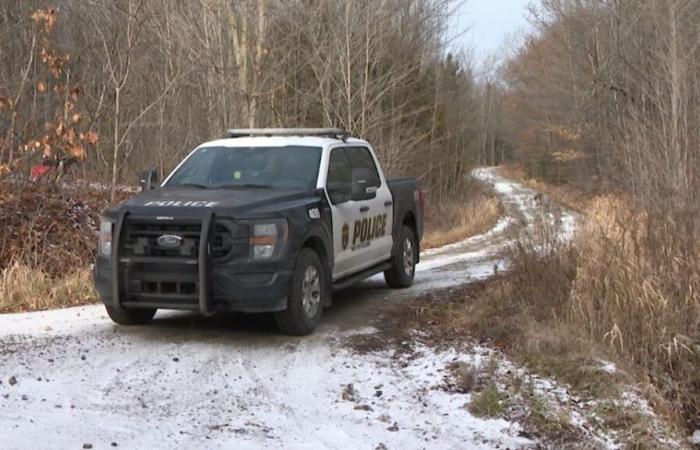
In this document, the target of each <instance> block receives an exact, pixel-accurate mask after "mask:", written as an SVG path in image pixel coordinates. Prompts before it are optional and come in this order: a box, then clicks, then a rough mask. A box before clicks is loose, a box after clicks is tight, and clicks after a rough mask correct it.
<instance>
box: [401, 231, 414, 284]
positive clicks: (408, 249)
mask: <svg viewBox="0 0 700 450" xmlns="http://www.w3.org/2000/svg"><path fill="white" fill-rule="evenodd" d="M413 261H414V260H413V241H411V239H410V238H407V239H406V240H405V241H403V271H404V273H405V274H406V275H407V276H409V277H411V276H413V271H414V269H415V264H414V263H413Z"/></svg>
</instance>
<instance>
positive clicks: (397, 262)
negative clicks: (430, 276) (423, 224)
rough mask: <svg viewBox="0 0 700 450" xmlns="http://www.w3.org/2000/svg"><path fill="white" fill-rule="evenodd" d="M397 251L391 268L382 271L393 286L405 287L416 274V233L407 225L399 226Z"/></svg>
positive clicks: (410, 283) (411, 281)
mask: <svg viewBox="0 0 700 450" xmlns="http://www.w3.org/2000/svg"><path fill="white" fill-rule="evenodd" d="M399 239H400V241H399V242H400V244H399V251H398V252H397V253H396V255H395V256H394V262H393V264H392V267H391V269H389V270H385V271H384V279H385V280H386V282H387V284H388V285H389V286H391V287H393V288H397V289H400V288H407V287H409V286H410V285H412V284H413V277H414V276H415V275H416V258H417V256H418V243H417V242H416V233H415V232H414V231H413V229H412V228H411V227H409V226H407V225H404V226H402V227H401V233H400V234H399Z"/></svg>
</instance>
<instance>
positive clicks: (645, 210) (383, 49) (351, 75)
mask: <svg viewBox="0 0 700 450" xmlns="http://www.w3.org/2000/svg"><path fill="white" fill-rule="evenodd" d="M457 3H458V2H455V1H451V0H329V1H318V0H284V1H282V0H280V1H253V0H191V1H186V2H185V1H177V0H158V1H145V0H116V1H112V0H93V1H89V2H87V1H85V2H76V1H71V0H55V1H52V2H47V1H38V0H23V1H16V2H15V1H3V2H0V189H1V191H0V202H4V203H3V205H4V206H3V208H2V209H0V223H2V224H5V226H4V228H2V229H0V233H2V234H1V235H0V269H3V270H5V272H3V280H5V281H2V282H0V297H1V296H2V293H3V292H5V293H7V292H10V288H8V287H7V286H9V284H11V282H10V281H6V280H9V275H8V272H7V270H9V269H8V268H10V267H19V266H12V264H11V263H12V262H16V261H17V260H18V259H19V260H21V263H22V267H25V266H26V267H29V268H37V267H39V266H41V267H42V270H44V271H45V272H46V274H45V275H42V276H45V277H48V278H46V279H44V278H42V280H45V281H42V282H45V283H47V284H50V281H49V280H51V279H52V277H55V276H56V275H57V274H59V273H61V272H62V270H61V262H65V261H67V260H66V258H69V261H70V265H71V267H79V266H81V264H82V265H85V263H86V261H88V260H89V259H90V255H91V251H92V246H93V244H94V242H93V237H92V236H91V235H89V233H90V232H92V231H94V220H95V218H94V217H91V216H90V214H87V213H86V212H85V208H84V206H85V204H88V206H89V208H93V209H94V208H100V207H104V206H105V205H106V204H107V203H108V202H109V201H115V200H119V199H120V198H122V197H123V196H124V195H127V194H125V191H124V190H123V187H124V186H129V185H131V186H133V185H135V182H136V178H137V175H138V173H139V172H140V171H141V170H143V169H145V168H149V167H158V168H159V169H160V170H161V173H167V172H168V171H169V170H170V169H171V168H172V167H174V165H175V164H176V163H177V162H178V161H179V160H180V159H181V158H182V157H183V156H184V155H185V154H187V153H188V152H189V151H190V150H192V149H193V148H194V147H195V146H197V145H198V144H200V143H201V142H204V141H206V140H210V139H213V138H217V137H221V136H222V134H223V133H224V130H226V129H227V128H232V127H325V126H334V127H340V128H344V129H347V130H349V131H350V132H351V133H353V134H355V135H358V136H361V137H362V138H365V139H367V140H368V141H370V142H372V143H373V144H374V146H375V148H376V149H377V152H378V154H379V157H380V159H381V160H382V164H383V166H384V167H385V168H387V170H388V172H389V173H390V174H392V175H398V174H401V175H412V176H416V177H418V178H419V179H420V180H421V183H422V184H423V186H424V188H425V189H426V191H427V195H428V199H429V202H431V203H432V204H434V205H441V204H447V203H449V202H450V200H451V199H453V198H461V197H460V193H461V192H462V191H463V190H464V189H465V183H466V181H465V179H466V178H467V177H466V176H467V174H468V173H469V172H470V170H471V169H472V168H474V167H476V166H482V165H489V166H491V165H498V164H501V163H506V164H505V169H503V170H504V171H506V173H510V174H513V176H518V177H521V178H522V179H523V180H527V181H528V182H529V183H530V184H531V185H532V186H537V187H540V188H542V189H543V190H545V191H546V192H547V193H548V195H549V196H551V197H552V199H553V201H556V202H558V203H561V204H563V205H565V206H566V207H568V208H571V209H573V210H576V211H577V212H578V213H579V214H580V215H581V217H582V219H581V225H580V227H579V232H578V233H577V236H576V237H575V238H574V240H573V241H572V242H571V243H567V244H561V243H552V245H550V246H545V247H544V250H543V248H542V247H541V246H538V247H536V248H529V249H528V248H526V247H527V246H526V245H524V244H523V245H521V246H520V247H519V248H518V249H516V252H515V253H516V254H515V255H514V256H513V259H512V261H513V262H512V268H513V274H514V275H513V277H512V278H511V279H509V280H508V281H507V282H506V287H507V288H503V289H502V290H501V291H499V292H501V293H502V294H503V295H502V297H499V299H500V300H503V301H504V302H505V301H508V302H513V305H514V310H517V311H519V312H522V311H526V312H527V314H526V315H525V320H522V321H520V322H519V324H518V325H517V330H518V333H521V334H518V335H517V336H518V339H519V340H520V342H522V343H525V344H527V343H529V342H530V341H529V340H528V338H526V337H522V336H523V335H525V336H528V333H530V334H529V336H530V337H531V338H532V339H540V338H541V337H542V333H541V330H543V329H547V330H549V331H551V332H552V333H553V334H554V335H555V336H556V339H555V340H556V341H557V348H560V347H561V346H562V345H564V344H562V343H563V342H575V343H576V345H577V346H579V347H580V345H581V343H582V342H585V343H586V345H590V346H593V345H594V346H598V347H600V348H603V349H604V350H603V351H604V352H605V353H606V354H607V355H611V356H610V357H611V358H614V359H615V360H616V361H618V362H619V363H620V364H621V365H623V366H624V367H625V368H626V369H628V370H629V372H630V373H631V374H633V377H634V379H635V380H636V381H638V382H639V383H640V384H641V385H643V386H644V387H645V389H648V391H649V392H651V394H650V397H652V398H654V399H656V400H655V403H654V407H656V408H659V409H661V410H663V411H665V413H666V414H667V415H668V416H670V417H673V418H674V419H676V422H677V423H680V424H682V425H683V426H686V427H688V429H690V430H693V429H699V428H700V381H698V380H699V378H698V376H697V373H698V368H699V367H700V126H698V124H700V104H699V103H698V100H700V75H699V73H700V46H699V45H698V44H699V43H700V2H697V1H695V0H540V1H538V2H533V4H532V6H531V7H530V12H529V19H530V25H531V26H530V28H529V31H527V32H525V34H524V36H522V37H521V39H520V40H519V41H518V42H517V44H516V45H514V46H513V48H511V49H510V50H508V51H507V52H506V53H507V54H506V56H505V58H504V59H502V60H501V61H500V64H498V66H497V67H496V68H495V69H493V70H483V68H482V67H479V66H478V65H477V64H476V63H475V62H474V60H473V58H472V57H470V54H469V52H468V51H457V50H455V49H454V47H453V46H452V45H451V42H452V41H451V36H450V33H449V29H448V28H449V27H448V24H449V21H450V18H451V17H452V15H453V14H454V8H455V5H456V4H457ZM47 4H49V6H47ZM37 167H51V169H50V171H49V172H48V174H47V175H45V176H41V174H42V170H43V169H38V168H37ZM37 179H40V181H36V180H37ZM81 183H82V184H81ZM88 185H89V186H98V187H101V188H104V192H103V194H100V195H97V194H94V193H91V194H89V195H88V194H85V195H83V198H82V199H81V200H80V201H75V202H73V203H70V205H71V206H70V208H71V209H70V211H71V214H72V216H71V217H73V218H74V221H73V222H70V223H67V224H63V225H61V226H62V227H64V228H63V229H65V230H72V231H73V232H74V235H75V230H81V233H82V235H85V233H88V235H89V238H88V239H83V238H76V237H75V236H74V235H71V236H73V237H72V238H71V239H72V240H70V239H63V240H60V241H59V240H54V241H52V240H51V239H48V238H47V237H46V235H45V234H43V230H44V229H45V228H46V227H51V226H54V224H53V223H52V222H51V221H49V220H48V219H46V217H45V215H44V216H42V217H44V219H42V220H45V221H44V222H42V221H41V220H36V221H35V220H33V218H34V217H35V216H37V217H38V214H37V211H38V210H39V207H33V208H34V209H31V210H23V211H24V212H23V213H22V214H23V215H22V214H15V211H16V210H18V209H21V208H20V206H21V205H24V204H26V203H28V202H31V201H35V202H36V199H37V198H42V199H46V205H42V206H41V208H42V210H44V209H46V208H49V210H50V205H53V204H54V203H55V202H57V201H58V200H56V197H55V193H56V192H59V193H60V192H61V191H62V190H65V189H67V187H66V186H73V187H74V186H88ZM58 195H60V194H58ZM81 202H82V203H81ZM469 211H470V212H469V214H471V215H478V214H479V212H478V211H476V212H474V210H473V209H472V210H469ZM440 216H441V217H451V216H447V215H446V216H442V215H440ZM450 220H451V219H445V221H446V222H449V221H450ZM448 225H449V224H448ZM47 239H48V241H47ZM20 241H21V242H22V243H23V245H24V249H25V250H23V252H18V251H17V247H16V243H17V242H20ZM47 242H48V244H47ZM66 242H70V243H71V244H69V245H70V246H71V251H70V252H68V253H60V252H51V251H50V250H51V249H55V248H62V247H65V246H66ZM47 249H48V250H47ZM36 255H42V256H41V257H39V256H36ZM66 255H67V256H66ZM76 255H77V256H76ZM43 258H53V259H51V260H50V261H51V262H50V264H44V263H43V262H42V263H41V264H39V262H38V260H39V259H42V261H43ZM71 258H72V259H71ZM23 273H24V272H23ZM13 276H14V277H15V278H13V279H14V280H18V279H19V280H22V279H24V280H26V279H30V278H32V277H36V273H35V274H32V273H31V272H28V273H24V275H22V276H24V277H25V278H22V276H20V275H17V274H15V275H13ZM80 277H82V278H80V280H83V282H84V280H85V279H87V277H86V275H85V274H84V273H83V274H81V275H80ZM3 283H5V284H4V285H3ZM20 284H21V283H20ZM3 286H5V287H3ZM80 286H82V285H81V282H80V281H78V282H73V281H71V282H70V283H68V284H67V285H65V286H64V287H65V289H66V291H67V292H70V293H72V295H85V296H89V294H85V293H82V288H81V287H80ZM3 289H5V290H4V291H3ZM52 289H53V288H52ZM6 295H9V294H6ZM17 295H23V294H17ZM52 295H53V294H52ZM56 295H59V294H56ZM518 318H521V317H520V316H518ZM501 325H502V324H501ZM521 338H522V339H521ZM532 343H533V345H532V346H531V348H535V347H537V345H536V344H539V343H541V342H539V341H533V342H532ZM572 345H573V344H572ZM566 348H572V347H566ZM577 348H578V347H577ZM569 354H571V353H569Z"/></svg>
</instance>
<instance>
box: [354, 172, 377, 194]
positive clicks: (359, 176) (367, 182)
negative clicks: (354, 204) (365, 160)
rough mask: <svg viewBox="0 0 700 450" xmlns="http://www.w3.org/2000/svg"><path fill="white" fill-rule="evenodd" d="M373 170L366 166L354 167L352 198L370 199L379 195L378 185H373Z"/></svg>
mask: <svg viewBox="0 0 700 450" xmlns="http://www.w3.org/2000/svg"><path fill="white" fill-rule="evenodd" d="M373 178H374V177H373V175H372V172H370V170H369V169H366V168H357V169H352V199H353V200H355V201H358V200H370V199H372V198H374V197H376V196H377V187H376V186H373V185H371V181H374V180H373Z"/></svg>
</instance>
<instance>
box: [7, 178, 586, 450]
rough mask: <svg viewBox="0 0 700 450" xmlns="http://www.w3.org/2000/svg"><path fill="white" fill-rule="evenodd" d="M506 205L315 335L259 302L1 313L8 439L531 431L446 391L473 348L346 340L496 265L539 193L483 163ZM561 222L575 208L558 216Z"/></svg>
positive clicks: (117, 441) (338, 307)
mask: <svg viewBox="0 0 700 450" xmlns="http://www.w3.org/2000/svg"><path fill="white" fill-rule="evenodd" d="M473 176H475V177H476V178H478V179H480V180H481V181H482V182H484V183H487V184H490V185H492V186H493V188H494V190H495V191H496V192H497V193H498V195H499V196H501V198H502V200H503V204H504V205H505V208H506V216H505V217H504V218H503V219H501V221H499V223H498V224H497V225H496V226H495V227H494V228H493V229H492V230H490V231H489V232H487V233H485V234H483V235H480V236H475V237H473V238H470V239H467V240H465V241H463V242H460V243H457V244H452V245H448V246H445V247H442V248H440V249H435V250H430V251H427V252H425V253H424V255H423V258H422V262H421V264H420V265H419V266H418V267H417V273H416V283H415V285H414V286H413V287H412V288H410V289H407V290H402V291H393V290H389V289H388V288H386V287H385V285H384V283H383V280H382V279H381V277H374V278H372V279H370V280H367V281H365V282H363V283H361V284H359V285H358V286H356V287H354V288H351V289H348V290H346V291H343V292H340V293H337V294H336V296H335V298H334V305H333V307H332V308H330V309H328V310H326V312H325V315H324V321H323V324H322V325H321V327H320V328H319V330H318V331H317V332H316V333H315V334H314V335H312V336H309V337H304V338H293V337H287V336H281V335H279V334H277V333H276V331H275V329H274V326H273V324H272V322H271V320H269V318H267V317H265V316H244V315H220V316H215V317H212V318H207V319H204V318H200V317H197V316H194V315H191V314H188V313H159V314H158V315H157V316H156V319H155V320H154V322H153V323H152V324H149V325H147V326H143V327H132V328H125V327H119V326H116V325H114V324H112V323H111V322H110V321H109V320H108V319H107V317H106V314H105V313H104V311H103V308H102V307H101V306H97V305H96V306H86V307H78V308H69V309H64V310H56V311H44V312H35V313H22V314H5V315H0V448H2V449H30V448H31V449H43V448H46V449H49V448H52V449H53V448H61V449H63V448H67V449H70V448H75V449H80V448H84V446H85V448H96V449H97V448H114V447H117V448H149V449H153V448H164V449H165V448H174V447H180V448H191V447H198V448H236V449H239V448H274V449H277V448H295V449H296V448H309V449H312V448H313V449H315V448H333V449H341V448H342V449H345V448H358V449H360V448H366V449H375V448H378V449H382V448H388V449H391V448H402V449H412V448H431V449H432V448H465V447H466V448H494V447H496V446H500V447H501V448H505V447H510V448H514V447H522V446H529V445H531V444H532V443H531V442H530V441H528V440H527V439H525V438H522V437H519V433H518V432H519V430H520V429H519V426H518V425H517V424H515V423H510V422H508V421H506V420H502V419H497V420H483V419H479V418H476V417H473V416H471V415H470V414H469V413H468V412H467V410H466V409H465V408H464V407H463V406H464V404H465V403H466V402H467V401H468V395H467V394H454V393H448V392H445V391H443V390H441V389H439V388H438V387H439V385H440V383H441V381H442V378H443V374H444V372H445V366H446V364H448V363H449V362H451V361H455V360H457V359H460V358H467V357H469V355H460V354H458V353H457V352H456V351H454V350H452V351H440V352H438V351H433V350H431V349H423V351H421V354H420V357H414V358H410V359H401V358H400V357H398V358H397V357H395V355H393V354H392V353H389V352H387V351H380V352H375V353H371V354H365V355H358V354H354V353H352V352H351V351H350V350H348V349H347V348H346V347H345V345H344V343H345V341H346V339H347V338H348V337H350V336H353V335H357V334H363V333H372V331H373V328H372V324H373V323H374V320H378V319H377V318H378V317H380V314H381V312H382V310H383V309H384V308H385V307H386V305H387V304H388V303H394V302H400V301H405V300H406V299H407V298H410V297H414V296H416V295H418V294H420V293H422V292H425V291H430V290H433V289H438V288H445V287H449V286H456V285H461V284H465V283H468V282H470V281H473V280H475V279H481V278H485V277H488V276H490V275H492V273H493V271H494V268H495V267H497V266H498V267H499V269H503V262H502V260H501V257H500V256H499V252H500V251H501V250H502V249H503V248H504V247H505V246H507V245H508V244H509V243H510V242H512V240H513V239H514V235H515V234H516V233H518V232H520V231H521V230H523V229H525V228H528V227H532V226H533V223H534V221H535V219H536V217H538V215H540V214H541V208H539V207H538V206H537V205H536V204H535V202H534V200H533V194H534V193H533V192H532V191H530V190H528V189H526V188H524V187H522V186H520V185H519V184H517V183H515V182H511V181H508V180H505V179H503V178H501V177H500V176H498V175H497V174H496V172H495V170H494V169H480V170H477V171H475V172H474V174H473ZM560 220H561V221H562V222H563V225H564V227H563V229H564V230H569V231H570V230H572V229H573V221H574V219H573V217H572V216H570V215H568V214H564V215H563V216H562V217H561V219H560Z"/></svg>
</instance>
